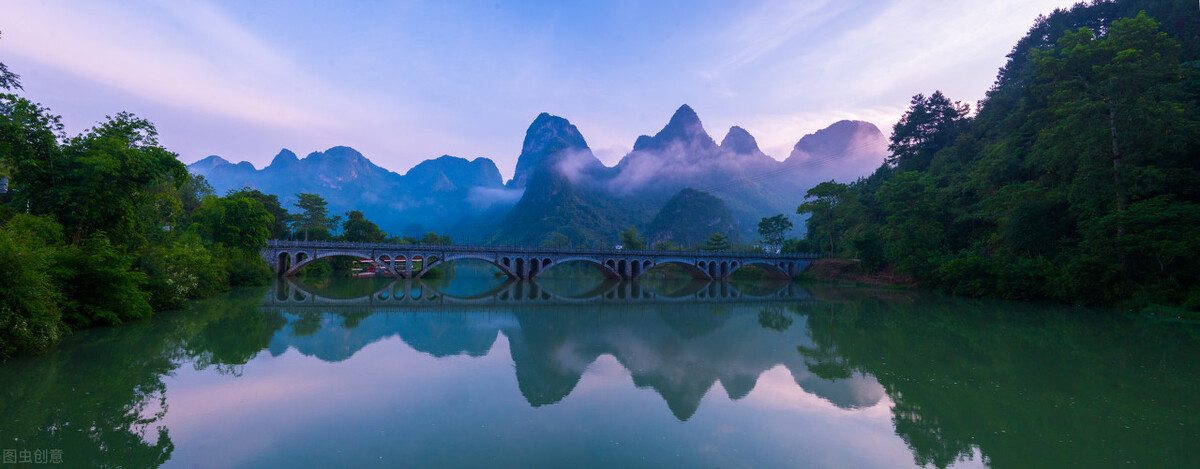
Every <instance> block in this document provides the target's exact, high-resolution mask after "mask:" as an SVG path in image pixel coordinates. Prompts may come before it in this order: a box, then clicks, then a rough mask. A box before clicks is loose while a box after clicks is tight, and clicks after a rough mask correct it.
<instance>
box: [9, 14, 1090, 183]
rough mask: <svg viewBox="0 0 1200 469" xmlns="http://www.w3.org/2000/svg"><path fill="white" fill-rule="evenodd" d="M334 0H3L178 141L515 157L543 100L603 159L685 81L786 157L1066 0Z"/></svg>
mask: <svg viewBox="0 0 1200 469" xmlns="http://www.w3.org/2000/svg"><path fill="white" fill-rule="evenodd" d="M337 3H340V2H317V1H297V2H292V1H263V2H237V1H204V0H173V1H169V2H167V1H163V2H158V1H148V0H131V1H119V2H118V1H106V0H95V1H90V0H89V1H72V2H45V1H40V0H28V1H25V0H7V1H5V5H4V11H5V14H4V15H3V18H0V31H2V32H3V36H0V61H3V62H4V63H6V64H8V65H9V68H10V69H11V70H12V71H14V72H16V73H18V74H20V75H21V76H22V81H23V84H24V85H25V92H24V95H25V96H27V97H29V98H31V99H33V100H35V101H38V102H41V103H42V104H43V105H45V106H48V107H49V108H50V109H51V110H52V111H53V112H54V113H56V114H60V115H62V116H63V118H64V122H65V124H66V126H67V130H68V132H71V133H76V132H79V131H81V130H82V129H85V128H87V127H90V126H91V125H93V124H94V123H95V122H97V121H98V120H100V119H102V118H103V117H104V116H105V115H109V114H115V113H117V112H119V111H131V112H134V113H136V114H138V115H140V116H142V117H144V118H147V119H149V120H151V121H152V122H154V123H155V124H157V126H158V128H159V132H160V139H161V141H162V143H163V144H164V145H166V146H167V147H168V148H169V149H171V150H172V151H175V152H177V153H178V154H179V157H180V159H181V160H183V161H185V162H192V161H196V160H198V159H200V158H203V157H205V156H207V155H211V154H217V155H221V156H223V157H225V158H227V159H229V160H232V161H240V160H246V161H250V162H252V163H254V164H255V165H256V166H259V167H262V166H264V165H266V164H267V163H269V161H270V158H271V157H272V156H274V155H275V153H276V152H278V150H279V149H280V148H283V147H286V148H289V149H292V150H293V151H295V152H296V153H298V154H300V155H301V156H303V155H305V154H307V153H309V152H311V151H315V150H324V149H326V148H328V147H331V146H334V145H349V146H352V147H355V148H357V149H358V150H360V151H362V152H363V154H365V155H366V156H367V157H369V158H371V159H372V160H373V161H375V162H376V163H377V164H380V165H381V166H384V167H386V168H389V169H392V170H396V171H399V172H404V171H406V170H407V169H408V168H409V167H411V166H412V165H414V164H416V163H417V162H419V161H421V160H423V159H426V158H431V157H436V156H440V155H442V154H451V155H455V156H462V157H468V158H474V157H478V156H485V157H489V158H492V159H493V160H495V161H496V163H497V165H498V166H499V167H500V171H501V173H503V174H504V176H505V177H509V176H511V174H512V169H513V165H514V164H515V161H516V157H517V155H518V154H519V153H520V150H521V141H522V139H523V137H524V132H525V129H526V127H528V125H529V123H530V122H532V120H533V118H534V117H536V116H537V114H538V113H539V112H542V111H546V112H550V113H552V114H556V115H560V116H563V117H566V118H567V119H570V120H571V121H572V123H574V124H576V125H577V126H578V127H579V129H580V131H582V132H583V134H584V136H585V137H586V138H587V139H588V143H589V144H590V145H591V146H592V147H593V149H594V150H595V152H596V154H597V156H599V157H600V158H601V159H602V160H604V161H605V162H606V163H608V164H613V163H615V162H616V161H617V160H618V159H620V157H621V156H623V155H624V154H625V153H626V152H627V151H628V150H629V148H630V147H631V146H632V144H633V141H634V139H635V138H636V137H637V136H638V135H640V134H653V133H654V132H656V131H658V130H659V129H660V128H661V127H662V126H663V125H665V124H666V122H667V119H668V118H669V117H670V115H671V113H672V112H673V111H674V110H675V109H676V108H677V107H679V105H680V104H684V103H687V104H690V105H691V106H692V107H693V108H694V109H696V111H697V113H699V115H700V118H701V119H702V120H703V121H704V124H705V127H706V128H707V129H708V131H709V133H711V134H712V135H713V138H715V139H717V140H718V141H720V140H721V138H722V137H723V136H724V134H725V131H726V130H727V129H728V128H729V126H731V125H740V126H742V127H744V128H746V129H747V130H749V131H750V133H752V134H754V136H755V137H757V138H758V141H759V144H760V146H761V147H762V149H763V150H764V151H765V152H767V153H768V154H770V155H772V156H774V157H776V158H778V159H783V158H785V157H787V155H788V153H789V152H790V149H791V146H792V145H794V144H795V142H796V141H797V140H798V139H799V138H800V137H801V136H803V135H805V134H807V133H811V132H813V131H816V130H818V129H820V128H823V127H825V126H827V125H829V124H831V123H833V122H835V121H837V120H840V119H859V120H866V121H869V122H872V123H875V124H876V125H878V126H879V127H880V128H881V129H882V130H883V131H884V133H885V134H886V133H890V127H891V125H892V124H893V123H894V122H895V121H896V119H897V118H898V117H899V116H900V114H901V113H903V111H904V109H905V108H906V106H907V104H908V100H909V98H910V97H911V96H912V95H914V94H916V93H930V92H932V91H933V90H935V89H941V90H942V91H944V92H945V93H946V94H947V95H948V96H950V97H951V98H952V99H957V100H962V101H966V102H970V103H974V102H975V101H977V100H978V99H980V98H981V97H983V93H984V92H985V91H986V90H987V88H988V87H989V86H990V85H991V83H992V81H993V80H994V78H995V76H996V71H997V69H998V68H999V67H1000V66H1001V65H1003V64H1004V61H1005V55H1006V54H1007V53H1008V52H1009V51H1010V50H1011V48H1012V46H1013V45H1014V44H1015V43H1016V41H1017V39H1019V38H1020V37H1021V36H1022V35H1024V33H1025V32H1026V31H1027V30H1028V29H1029V27H1030V26H1031V25H1032V24H1033V20H1034V18H1035V17H1037V15H1039V14H1048V13H1050V12H1051V11H1053V10H1054V9H1055V8H1056V7H1067V6H1069V5H1070V4H1072V3H1073V1H1072V0H1059V1H1052V0H1014V1H1009V2H960V1H925V2H914V1H908V2H901V1H886V0H884V1H874V2H871V1H803V2H802V1H794V0H788V1H747V2H725V1H687V2H632V1H613V2H539V3H533V2H526V3H515V2H496V3H491V2H424V1H411V2H344V3H351V4H350V5H342V4H337Z"/></svg>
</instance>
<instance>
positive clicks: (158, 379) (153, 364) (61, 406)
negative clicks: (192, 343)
mask: <svg viewBox="0 0 1200 469" xmlns="http://www.w3.org/2000/svg"><path fill="white" fill-rule="evenodd" d="M156 326H157V327H156ZM161 329H162V328H161V326H159V325H156V324H150V323H148V322H146V321H142V322H138V323H133V324H129V325H126V326H122V327H121V328H119V329H110V330H98V331H93V332H94V333H92V334H83V333H79V334H78V336H84V335H87V336H90V337H89V338H90V340H89V341H87V342H86V345H83V346H79V347H69V346H60V347H59V348H58V349H56V350H54V351H52V352H51V353H49V354H48V355H46V356H41V357H33V358H28V359H18V360H13V361H11V362H9V363H7V364H5V365H4V366H2V367H0V382H2V383H4V386H3V390H2V391H0V392H2V393H3V394H0V415H3V416H4V417H3V418H0V438H2V439H3V440H4V443H3V444H2V445H0V446H3V447H4V448H14V449H20V450H30V451H34V450H48V449H60V450H62V451H63V457H62V459H63V461H64V462H65V463H66V464H67V465H71V466H76V467H81V466H93V467H117V466H124V467H155V466H159V465H161V464H162V463H164V462H166V461H167V460H168V459H170V457H171V452H172V451H173V450H174V448H175V445H174V444H172V443H171V438H170V435H169V433H168V430H167V428H166V427H165V426H162V425H161V424H160V422H161V420H162V418H163V416H164V414H165V412H166V405H165V394H164V393H165V391H166V386H165V385H164V384H163V382H162V377H163V375H165V374H167V373H169V372H171V371H172V370H174V369H175V367H176V366H177V358H179V357H178V356H177V355H176V354H175V353H174V348H173V347H172V346H173V345H174V343H173V338H172V337H171V336H170V335H168V334H166V333H165V332H166V331H163V330H161ZM77 340H78V339H76V338H75V337H72V340H71V342H75V341H77ZM97 370H104V372H97Z"/></svg>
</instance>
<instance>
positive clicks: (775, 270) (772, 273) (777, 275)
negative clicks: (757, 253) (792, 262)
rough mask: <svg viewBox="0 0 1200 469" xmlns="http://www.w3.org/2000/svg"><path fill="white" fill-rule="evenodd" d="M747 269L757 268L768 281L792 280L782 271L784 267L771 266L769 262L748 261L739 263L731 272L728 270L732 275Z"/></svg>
mask: <svg viewBox="0 0 1200 469" xmlns="http://www.w3.org/2000/svg"><path fill="white" fill-rule="evenodd" d="M747 267H751V268H757V269H759V270H761V271H763V272H764V273H765V274H766V276H767V278H770V279H777V280H779V279H782V280H786V279H790V278H792V276H791V275H788V273H787V271H786V270H784V269H785V268H786V267H782V266H779V265H776V264H772V263H771V262H769V261H749V262H745V263H741V264H740V265H738V266H737V267H734V268H733V269H732V270H730V271H729V274H730V275H733V273H734V272H737V271H739V270H742V269H745V268H747Z"/></svg>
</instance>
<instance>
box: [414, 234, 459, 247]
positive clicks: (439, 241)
mask: <svg viewBox="0 0 1200 469" xmlns="http://www.w3.org/2000/svg"><path fill="white" fill-rule="evenodd" d="M418 243H419V244H432V245H444V246H449V245H451V244H454V243H453V242H452V241H451V240H450V235H439V234H437V233H434V232H432V231H430V232H428V233H425V236H424V237H423V238H421V240H420V241H419V242H418Z"/></svg>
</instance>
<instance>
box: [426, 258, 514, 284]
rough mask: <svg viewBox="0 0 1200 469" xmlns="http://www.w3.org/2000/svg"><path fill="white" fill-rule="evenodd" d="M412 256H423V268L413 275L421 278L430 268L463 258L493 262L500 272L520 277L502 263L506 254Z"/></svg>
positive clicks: (512, 276)
mask: <svg viewBox="0 0 1200 469" xmlns="http://www.w3.org/2000/svg"><path fill="white" fill-rule="evenodd" d="M412 257H414V258H416V257H421V258H422V262H421V270H420V271H418V272H414V273H413V275H412V277H413V278H421V276H423V275H425V274H427V273H429V271H430V270H432V269H433V268H434V267H437V266H439V265H442V264H449V263H451V262H454V261H460V260H463V259H476V260H481V261H484V262H487V263H488V264H491V265H492V266H494V267H496V268H497V269H500V272H503V273H504V275H507V276H509V277H511V278H519V276H518V275H517V273H516V272H514V271H513V269H512V268H511V267H509V266H507V265H504V264H503V263H502V262H503V259H502V257H504V256H494V257H488V256H483V255H479V254H458V255H454V254H448V255H446V256H445V257H441V256H438V255H437V254H429V255H413V256H412Z"/></svg>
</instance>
